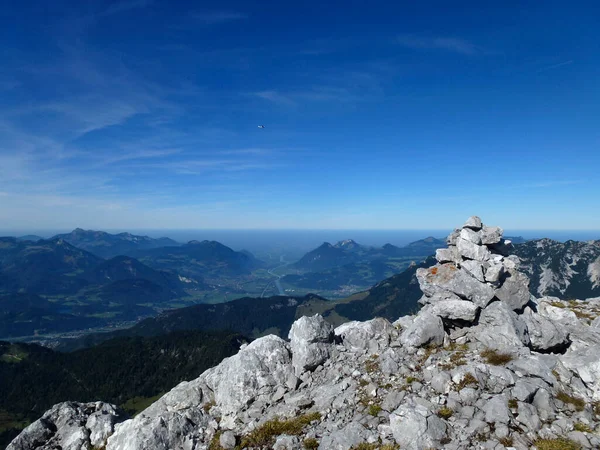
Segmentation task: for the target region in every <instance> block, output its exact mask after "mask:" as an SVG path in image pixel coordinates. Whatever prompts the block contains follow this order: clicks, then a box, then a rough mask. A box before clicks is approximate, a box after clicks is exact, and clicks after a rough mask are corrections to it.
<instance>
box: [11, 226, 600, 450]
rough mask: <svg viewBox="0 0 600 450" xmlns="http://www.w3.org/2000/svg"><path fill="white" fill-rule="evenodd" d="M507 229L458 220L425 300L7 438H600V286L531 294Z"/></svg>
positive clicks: (316, 324) (194, 449)
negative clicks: (144, 404) (145, 397)
mask: <svg viewBox="0 0 600 450" xmlns="http://www.w3.org/2000/svg"><path fill="white" fill-rule="evenodd" d="M502 235H503V231H502V229H500V228H498V227H488V226H486V225H484V224H483V223H482V222H481V220H480V219H479V218H478V217H471V218H469V219H468V220H467V222H466V223H465V224H464V225H463V226H462V227H461V228H459V229H456V230H455V231H454V232H453V233H451V234H450V236H449V237H448V248H447V249H441V250H438V251H437V254H436V258H437V261H438V263H437V264H436V265H435V266H433V267H430V268H427V269H425V268H423V269H419V270H418V272H417V278H418V281H419V284H420V287H421V290H422V291H423V293H424V295H423V297H422V299H421V301H420V302H421V304H422V305H423V307H422V308H421V310H420V311H419V313H418V314H416V315H414V316H405V317H401V318H399V319H398V320H397V321H396V322H394V323H390V322H389V321H387V320H385V319H381V318H375V319H373V320H370V321H367V322H350V323H346V324H343V325H341V326H339V327H338V328H335V329H334V328H333V327H332V326H331V325H330V324H329V323H327V322H326V321H325V320H323V318H322V317H321V316H319V315H315V316H313V317H302V318H300V319H299V320H297V321H296V322H295V323H294V324H293V326H292V328H291V330H290V333H289V341H286V340H283V339H281V338H279V337H276V336H273V335H270V336H266V337H262V338H259V339H256V340H255V341H253V342H252V343H250V344H249V345H246V346H244V347H242V349H241V350H240V351H239V353H238V354H236V355H234V356H232V357H230V358H226V359H225V360H223V361H222V362H221V364H219V365H218V366H216V367H213V368H212V369H209V370H207V371H206V372H204V373H203V374H201V375H200V376H199V377H198V378H197V379H195V380H193V381H189V382H183V383H181V384H179V385H178V386H176V387H175V388H174V389H173V390H171V391H170V392H169V393H167V394H166V395H164V396H163V397H162V398H161V399H160V400H158V401H157V402H155V403H154V404H153V405H151V406H150V407H148V408H147V409H146V410H145V411H143V412H142V413H140V414H139V415H138V416H136V417H135V418H132V419H128V420H124V418H123V416H122V414H121V413H120V412H119V410H118V409H117V408H116V407H112V406H110V405H106V404H102V403H95V404H77V403H63V404H59V405H56V406H55V407H54V408H52V410H50V411H49V412H47V413H46V414H45V415H44V416H43V417H42V418H41V419H39V420H38V421H37V422H35V423H33V424H32V425H30V426H29V427H28V428H26V429H25V430H24V431H23V432H22V433H21V435H20V436H18V437H17V438H16V439H15V440H14V441H13V442H12V443H11V444H10V445H9V447H8V448H9V449H10V450H26V449H27V450H29V449H44V450H46V449H48V450H49V449H58V448H61V449H62V450H83V449H85V450H90V449H92V448H106V450H147V449H157V450H167V449H173V450H175V449H177V450H179V449H181V450H201V449H208V450H216V449H244V448H246V449H267V448H268V449H281V450H283V449H317V448H318V449H320V450H329V449H335V450H350V449H362V450H369V449H386V450H391V449H409V450H424V449H430V448H438V449H448V450H455V449H494V450H496V449H503V448H507V449H513V448H514V449H538V450H548V449H578V448H581V449H593V448H595V449H597V448H600V436H599V435H598V433H597V432H598V425H599V421H600V298H597V299H588V300H585V301H583V300H572V301H569V302H566V301H560V300H558V299H556V298H551V297H544V298H539V299H538V298H534V297H532V296H531V294H530V293H529V289H528V284H529V279H528V278H527V276H525V275H524V274H523V273H521V272H520V271H519V258H517V257H516V256H514V255H511V249H512V246H511V244H510V242H508V241H506V240H504V239H503V238H502Z"/></svg>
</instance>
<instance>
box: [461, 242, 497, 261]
mask: <svg viewBox="0 0 600 450" xmlns="http://www.w3.org/2000/svg"><path fill="white" fill-rule="evenodd" d="M456 248H457V249H458V253H460V254H461V255H462V256H463V257H465V258H467V259H474V260H476V261H487V260H488V259H490V255H491V254H490V251H489V250H488V248H487V247H486V246H485V245H477V244H474V243H473V242H471V241H467V240H466V239H463V238H461V237H459V238H458V240H457V241H456Z"/></svg>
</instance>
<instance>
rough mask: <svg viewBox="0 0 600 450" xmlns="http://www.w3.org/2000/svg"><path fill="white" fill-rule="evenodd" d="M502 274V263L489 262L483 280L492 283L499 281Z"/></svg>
mask: <svg viewBox="0 0 600 450" xmlns="http://www.w3.org/2000/svg"><path fill="white" fill-rule="evenodd" d="M503 275H504V265H503V264H490V265H489V267H488V268H487V269H485V281H487V282H488V283H492V284H494V285H495V284H497V283H499V282H500V280H501V278H502V276H503Z"/></svg>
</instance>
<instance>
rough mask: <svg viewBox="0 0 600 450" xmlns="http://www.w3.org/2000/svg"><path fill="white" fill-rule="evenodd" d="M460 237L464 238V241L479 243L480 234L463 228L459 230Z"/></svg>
mask: <svg viewBox="0 0 600 450" xmlns="http://www.w3.org/2000/svg"><path fill="white" fill-rule="evenodd" d="M460 238H461V239H464V240H465V241H469V242H472V243H473V244H477V245H479V244H481V234H480V233H479V232H477V231H473V230H471V229H469V228H463V229H462V230H460Z"/></svg>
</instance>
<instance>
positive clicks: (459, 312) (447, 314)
mask: <svg viewBox="0 0 600 450" xmlns="http://www.w3.org/2000/svg"><path fill="white" fill-rule="evenodd" d="M429 312H430V313H431V314H434V315H436V316H439V317H441V318H442V319H449V320H464V321H466V322H473V321H475V318H476V317H477V313H478V312H479V307H478V306H477V305H476V304H475V303H473V302H469V301H466V300H446V301H442V302H438V303H435V304H434V305H432V306H431V308H430V309H429Z"/></svg>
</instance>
